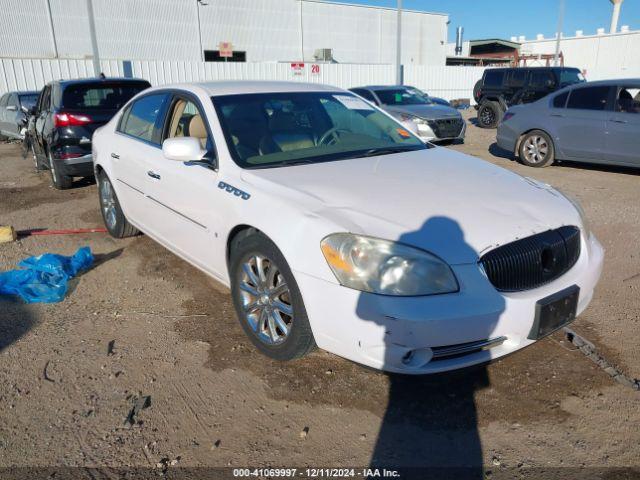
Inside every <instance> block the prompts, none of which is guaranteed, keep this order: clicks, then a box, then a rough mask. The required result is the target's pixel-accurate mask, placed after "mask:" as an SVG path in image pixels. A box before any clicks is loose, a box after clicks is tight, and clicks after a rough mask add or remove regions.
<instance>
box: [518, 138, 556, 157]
mask: <svg viewBox="0 0 640 480" xmlns="http://www.w3.org/2000/svg"><path fill="white" fill-rule="evenodd" d="M522 152H523V153H524V156H525V158H526V160H527V161H528V162H529V163H541V162H544V161H545V160H546V159H547V155H548V154H549V144H548V143H547V141H546V140H545V139H544V138H543V137H542V136H540V135H531V136H530V137H527V139H526V140H525V141H524V148H523V150H522Z"/></svg>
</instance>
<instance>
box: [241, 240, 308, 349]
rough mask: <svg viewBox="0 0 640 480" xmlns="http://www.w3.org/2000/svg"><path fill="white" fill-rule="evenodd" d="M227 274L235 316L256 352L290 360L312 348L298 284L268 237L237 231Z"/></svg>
mask: <svg viewBox="0 0 640 480" xmlns="http://www.w3.org/2000/svg"><path fill="white" fill-rule="evenodd" d="M229 273H230V276H231V294H232V296H233V303H234V306H235V309H236V313H237V315H238V320H239V321H240V325H241V326H242V328H243V330H244V332H245V333H246V335H247V336H248V337H249V339H250V340H251V342H252V343H253V344H254V345H255V346H256V348H257V349H258V350H259V351H260V352H262V353H263V354H265V355H266V356H268V357H271V358H273V359H275V360H293V359H295V358H300V357H303V356H305V355H306V354H307V353H309V352H310V351H311V350H313V349H314V348H315V341H314V338H313V333H312V331H311V326H310V325H309V320H308V318H307V312H306V309H305V307H304V302H303V301H302V296H301V294H300V290H299V289H298V284H297V283H296V280H295V278H294V277H293V274H292V273H291V270H290V269H289V265H288V264H287V262H286V260H285V258H284V256H283V255H282V253H280V250H278V247H276V246H275V244H274V243H273V242H271V240H269V239H268V238H267V237H266V236H265V235H263V234H262V233H259V232H251V233H246V234H240V237H239V238H237V239H235V240H234V242H233V245H232V249H231V258H230V272H229Z"/></svg>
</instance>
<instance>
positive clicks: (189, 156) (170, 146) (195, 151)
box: [162, 137, 218, 170]
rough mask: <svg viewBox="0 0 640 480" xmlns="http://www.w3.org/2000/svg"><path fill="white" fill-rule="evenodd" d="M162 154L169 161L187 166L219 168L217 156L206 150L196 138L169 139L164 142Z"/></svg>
mask: <svg viewBox="0 0 640 480" xmlns="http://www.w3.org/2000/svg"><path fill="white" fill-rule="evenodd" d="M162 153H163V154H164V156H165V158H167V159H168V160H175V161H177V162H184V164H185V165H189V166H191V165H200V166H202V167H206V168H209V169H211V170H216V169H217V168H218V165H217V162H216V159H215V156H213V155H211V153H210V152H207V151H206V150H204V149H203V148H202V147H201V146H200V140H198V139H197V138H195V137H175V138H167V139H166V140H165V141H164V142H162Z"/></svg>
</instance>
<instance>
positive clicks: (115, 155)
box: [111, 153, 120, 160]
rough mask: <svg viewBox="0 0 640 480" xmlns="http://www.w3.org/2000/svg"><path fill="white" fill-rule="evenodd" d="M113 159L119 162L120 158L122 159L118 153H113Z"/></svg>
mask: <svg viewBox="0 0 640 480" xmlns="http://www.w3.org/2000/svg"><path fill="white" fill-rule="evenodd" d="M111 158H115V159H116V160H117V159H118V158H120V155H118V154H117V153H112V154H111Z"/></svg>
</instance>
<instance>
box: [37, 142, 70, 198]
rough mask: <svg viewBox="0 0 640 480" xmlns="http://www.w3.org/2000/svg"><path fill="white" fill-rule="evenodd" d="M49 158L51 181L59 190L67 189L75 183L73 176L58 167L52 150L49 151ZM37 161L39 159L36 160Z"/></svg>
mask: <svg viewBox="0 0 640 480" xmlns="http://www.w3.org/2000/svg"><path fill="white" fill-rule="evenodd" d="M47 158H48V160H49V171H50V172H51V183H52V184H53V186H54V187H55V188H56V189H58V190H67V189H69V188H71V186H72V185H73V177H70V176H69V175H63V174H62V173H61V172H60V169H59V168H56V164H55V161H54V159H53V155H52V154H51V150H49V151H48V152H47ZM36 162H37V160H36Z"/></svg>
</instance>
